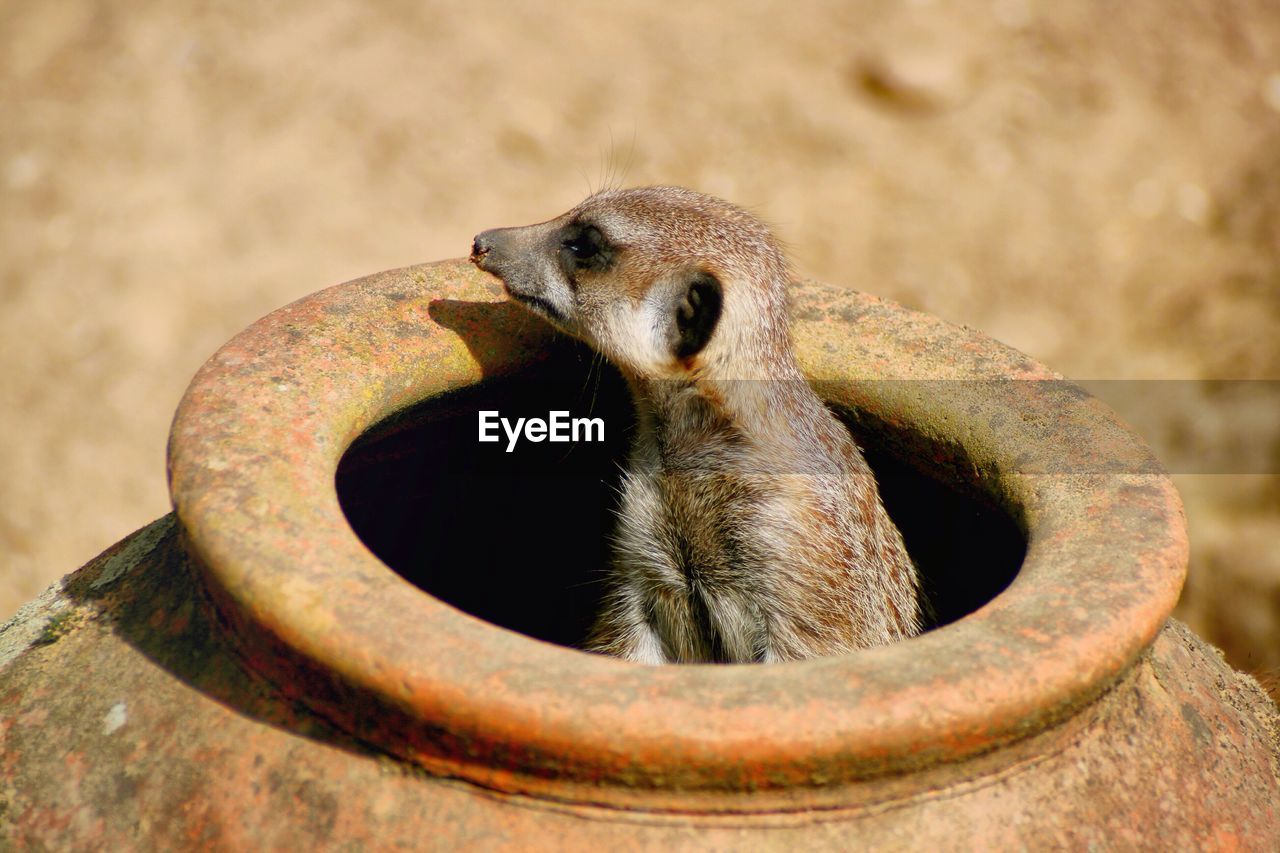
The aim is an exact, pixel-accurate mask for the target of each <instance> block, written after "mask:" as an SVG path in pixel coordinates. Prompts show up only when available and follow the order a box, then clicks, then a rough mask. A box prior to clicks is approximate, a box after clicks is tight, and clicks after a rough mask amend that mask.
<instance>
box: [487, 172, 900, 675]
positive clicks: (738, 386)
mask: <svg viewBox="0 0 1280 853" xmlns="http://www.w3.org/2000/svg"><path fill="white" fill-rule="evenodd" d="M471 260H472V262H473V263H475V264H476V265H477V266H478V267H479V268H480V269H482V270H484V271H486V272H488V273H491V274H492V275H494V276H496V277H497V278H498V279H500V280H501V282H502V284H503V286H504V288H505V290H506V292H507V294H508V295H509V296H510V297H511V298H512V299H513V300H515V301H516V302H518V303H520V304H521V305H523V306H525V307H526V308H527V309H529V310H531V311H532V312H533V313H535V314H537V315H540V316H541V317H544V318H546V319H547V320H549V321H550V322H551V323H552V324H553V325H554V326H556V327H558V328H559V329H560V330H562V331H564V332H566V333H568V334H569V335H572V336H575V337H577V338H579V339H581V340H583V341H585V342H586V343H587V344H589V345H590V346H592V347H593V348H595V349H596V350H597V351H598V352H600V353H601V354H602V355H603V356H604V357H606V358H608V359H609V360H610V361H611V362H612V363H613V364H614V365H615V366H617V368H618V369H619V370H620V371H621V373H622V374H623V376H624V377H625V378H626V380H627V383H628V385H629V386H630V390H631V393H632V396H633V398H634V403H635V408H636V419H637V420H636V432H635V436H634V439H633V443H632V447H631V449H630V452H629V458H628V460H627V462H626V465H625V470H624V474H623V477H622V483H621V487H620V488H621V500H620V505H619V509H618V529H617V531H616V533H615V536H614V551H615V556H614V561H613V565H612V567H611V569H610V575H609V581H608V589H607V592H606V594H605V598H604V604H603V607H602V611H601V613H600V614H599V616H598V619H597V622H596V624H595V627H594V629H593V631H592V634H591V637H590V639H589V641H588V644H587V647H588V649H589V650H591V651H596V652H600V653H604V654H609V655H614V656H617V657H620V658H624V659H626V660H631V661H637V662H642V663H652V664H656V663H746V662H766V663H767V662H777V661H787V660H797V659H802V658H810V657H816V656H820V655H836V654H843V653H847V652H852V651H854V650H857V649H862V648H867V647H870V646H876V645H880V644H884V643H889V642H892V641H893V640H897V639H901V638H906V637H911V636H913V635H915V634H918V633H919V632H920V631H921V628H922V618H923V617H922V611H923V600H922V596H921V591H920V581H919V578H918V576H917V573H916V569H915V567H914V565H913V564H912V561H911V559H910V557H909V556H908V554H907V550H906V547H905V546H904V544H903V541H902V536H901V534H900V533H899V532H898V529H897V528H896V527H895V526H894V524H893V522H892V521H891V520H890V518H889V515H888V513H887V512H886V511H885V508H884V505H883V504H882V502H881V500H880V495H879V490H878V488H877V485H876V481H875V478H874V476H873V474H872V471H871V469H870V467H869V466H868V465H867V463H866V461H865V460H864V458H863V456H862V453H861V451H860V450H859V448H858V446H857V445H856V444H855V443H854V441H853V439H852V437H851V436H850V434H849V432H848V431H847V430H846V428H845V427H844V425H843V424H841V423H840V421H839V420H837V419H836V417H835V416H834V415H833V414H832V413H831V412H830V411H829V410H828V409H827V407H826V406H825V405H823V403H822V401H821V400H820V399H819V398H818V396H817V394H815V393H814V391H813V390H812V389H811V388H810V386H809V385H808V383H807V382H806V380H805V378H804V376H803V374H802V373H801V371H800V367H799V365H798V363H797V361H796V357H795V354H794V351H793V349H792V343H791V334H790V319H789V312H788V299H787V287H788V282H789V280H790V272H789V268H788V264H787V261H786V258H785V257H784V255H783V253H782V251H781V249H780V248H779V245H778V243H777V241H776V240H775V239H774V237H773V236H772V234H771V233H770V232H769V230H768V229H767V228H766V226H765V225H764V224H763V223H761V222H760V221H759V220H758V219H756V218H755V217H754V216H752V215H751V214H749V213H747V212H746V211H744V210H742V209H741V208H738V207H736V206H734V205H732V204H729V203H728V202H725V201H722V200H720V199H717V198H713V197H710V196H706V195H702V194H700V193H696V192H693V191H690V190H685V189H680V188H676V187H645V188H639V189H628V190H607V191H602V192H598V193H596V194H594V195H592V196H591V197H589V198H588V199H586V200H585V201H584V202H582V203H581V204H579V205H578V206H577V207H575V208H573V209H572V210H570V211H569V212H568V213H565V214H564V215H562V216H559V217H557V218H555V219H552V220H550V221H547V222H543V223H540V224H537V225H529V226H525V227H518V228H499V229H494V230H491V231H485V232H484V233H482V234H480V235H478V236H477V237H476V238H475V241H474V243H473V244H472V250H471Z"/></svg>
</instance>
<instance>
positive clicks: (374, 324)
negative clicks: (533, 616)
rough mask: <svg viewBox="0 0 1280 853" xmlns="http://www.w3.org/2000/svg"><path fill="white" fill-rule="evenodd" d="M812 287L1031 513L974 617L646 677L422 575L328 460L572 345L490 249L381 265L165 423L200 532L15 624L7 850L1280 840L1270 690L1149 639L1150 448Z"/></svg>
mask: <svg viewBox="0 0 1280 853" xmlns="http://www.w3.org/2000/svg"><path fill="white" fill-rule="evenodd" d="M797 292H798V298H797V311H798V323H797V337H798V343H799V349H800V354H801V358H802V361H803V363H804V364H805V366H806V369H807V370H808V372H809V374H810V375H811V377H812V378H813V379H814V381H815V383H816V384H817V386H818V387H819V388H820V390H821V391H822V393H823V394H824V395H825V396H826V397H827V399H828V400H829V401H830V402H831V403H832V404H833V405H835V406H837V407H838V408H841V409H842V410H845V411H847V412H849V413H850V414H851V416H853V417H854V418H855V419H861V420H863V421H865V422H866V423H867V424H869V425H871V426H872V427H874V428H876V429H878V430H881V431H883V433H884V434H886V435H888V436H890V437H891V441H892V442H897V443H898V444H899V445H900V446H901V448H902V449H903V450H904V452H906V453H908V454H910V453H911V452H912V451H915V452H916V455H918V456H919V457H920V464H921V465H923V466H925V467H928V468H931V469H933V470H935V471H939V472H944V473H946V474H947V475H948V476H952V477H954V478H956V479H957V480H958V481H964V482H967V483H970V484H972V485H973V486H974V487H976V488H977V489H979V490H980V491H982V492H983V493H985V494H986V495H987V496H988V497H989V498H990V499H991V500H992V501H994V502H997V503H999V504H1000V505H1002V506H1003V507H1005V508H1006V509H1007V510H1008V511H1009V512H1010V513H1011V514H1012V515H1013V516H1014V517H1015V518H1016V519H1017V520H1018V522H1019V523H1020V525H1021V526H1022V528H1023V530H1024V532H1025V534H1026V537H1027V540H1028V552H1027V556H1026V560H1025V562H1024V565H1023V568H1022V570H1021V571H1020V573H1019V575H1018V577H1017V578H1016V580H1015V581H1014V583H1013V584H1012V586H1010V587H1009V588H1008V589H1007V590H1006V591H1005V592H1004V593H1002V594H1001V595H999V596H998V597H997V598H995V599H994V600H993V601H991V602H990V603H989V604H987V605H986V606H985V607H983V608H981V609H980V610H979V611H978V612H976V613H973V614H971V615H969V616H967V617H965V618H964V619H961V620H960V621H959V622H957V623H954V624H952V625H949V626H946V627H944V628H942V629H939V630H937V631H934V632H931V633H930V634H927V635H925V636H922V637H919V638H915V639H913V640H910V641H907V642H904V643H899V644H895V645H893V646H889V647H884V648H879V649H873V650H870V651H867V652H864V653H860V654H858V655H854V656H849V657H844V658H831V659H824V660H815V661H807V662H803V663H797V664H788V665H780V666H774V667H752V666H743V667H665V668H648V667H638V666H632V665H628V664H625V663H622V662H619V661H614V660H609V659H604V658H599V657H595V656H590V655H585V654H582V653H580V652H576V651H573V650H570V649H567V648H562V647H558V646H552V645H548V644H545V643H540V642H537V641H534V640H531V639H529V638H527V637H523V636H520V635H517V634H515V633H512V632H509V631H506V630H503V629H501V628H498V627H495V626H493V625H491V624H488V623H485V622H482V621H480V620H477V619H475V618H472V617H470V616H467V615H466V614H463V613H461V612H459V611H457V610H455V609H453V608H451V607H449V606H447V605H445V604H443V603H441V602H440V601H438V600H436V599H434V598H432V597H431V596H428V595H426V594H424V593H423V592H422V591H420V590H418V589H417V588H415V587H413V586H411V585H410V584H408V583H407V582H405V581H404V580H402V579H401V578H400V577H399V576H397V575H395V574H394V573H393V572H391V571H390V570H389V569H387V568H386V567H385V566H384V565H382V564H381V563H380V562H379V561H378V560H377V559H375V558H374V557H373V556H372V555H371V554H370V553H369V552H368V551H367V550H366V549H365V548H364V546H362V545H361V543H360V542H359V541H358V540H357V539H356V537H355V535H354V534H353V533H352V531H351V529H350V527H349V526H348V525H347V524H346V523H345V520H344V518H343V516H342V512H341V509H340V508H339V505H338V501H337V497H336V494H335V489H334V485H333V477H334V471H335V469H336V466H337V463H338V459H339V457H340V456H341V454H342V453H343V451H344V450H345V449H346V447H347V446H348V445H349V444H350V442H351V441H352V440H353V439H354V438H355V437H356V436H357V435H359V434H360V433H361V432H362V431H364V430H365V429H367V428H368V427H369V426H371V425H372V424H373V423H375V422H376V421H378V420H379V419H380V418H382V417H383V416H385V415H387V414H389V413H391V412H393V411H396V410H398V409H400V408H402V407H404V406H406V405H409V404H411V403H413V402H415V401H416V400H419V399H422V398H423V397H429V396H431V395H434V394H439V393H441V392H444V391H447V390H449V389H451V388H456V387H460V386H463V385H467V384H470V383H474V382H477V381H480V380H481V379H483V378H492V377H498V376H502V375H504V373H505V372H507V371H509V370H511V369H512V368H513V366H514V365H517V364H520V363H522V362H525V361H528V360H530V359H538V358H540V357H542V356H543V355H544V354H545V353H546V352H547V351H549V348H550V347H551V346H552V342H551V338H550V336H549V333H548V332H547V331H546V329H545V328H544V327H542V326H541V325H539V324H537V323H535V322H531V321H530V320H529V318H528V317H527V316H526V315H525V314H523V313H521V312H519V311H518V310H513V309H512V308H511V307H510V306H509V305H508V304H507V303H506V302H505V301H504V300H503V298H502V296H501V294H500V292H498V290H497V288H496V287H495V286H494V285H493V284H492V283H491V282H490V281H488V280H487V279H485V278H484V277H481V276H479V275H477V274H475V273H474V272H473V271H471V270H470V268H469V267H468V266H467V265H465V264H461V263H458V262H445V263H441V264H436V265H430V266H426V267H420V268H412V269H408V270H401V271H395V272H391V273H385V274H382V275H378V276H372V277H370V278H367V279H363V280H361V281H358V282H352V283H350V284H347V285H344V286H341V287H339V288H334V289H331V290H329V291H325V292H322V293H319V294H316V295H314V296H312V297H308V298H307V299H305V300H302V301H300V302H298V303H295V304H294V305H291V306H288V307H287V308H284V309H281V310H280V311H278V312H276V313H275V314H272V315H271V316H269V317H267V318H265V319H264V320H262V321H260V322H259V323H257V324H255V325H254V326H253V327H251V328H250V329H248V330H246V332H244V333H243V334H241V335H240V336H238V337H237V338H235V339H234V340H232V341H231V342H230V343H228V344H227V345H226V346H225V347H224V348H223V349H222V350H220V351H219V353H218V354H217V355H215V356H214V358H212V359H211V360H210V361H209V363H208V364H207V365H206V366H205V367H204V368H203V369H202V370H201V372H200V373H199V374H198V375H197V377H196V378H195V380H194V381H193V383H192V386H191V388H190V390H189V391H188V394H187V397H186V398H185V399H184V401H183V404H182V406H181V407H180V408H179V411H178V414H177V416H176V418H175V423H174V429H173V435H172V442H171V448H170V476H171V487H172V492H173V496H174V500H175V505H176V507H177V513H176V523H174V521H173V520H172V519H171V518H166V519H162V520H161V521H159V522H157V523H156V525H153V526H151V527H149V528H146V529H145V530H144V531H141V532H139V533H138V534H135V535H134V537H131V538H130V539H128V540H126V541H125V542H123V543H121V544H120V545H119V546H117V548H116V549H113V551H111V552H108V554H106V555H104V556H103V557H102V558H100V559H99V560H97V561H95V562H94V563H92V564H90V566H88V567H86V568H85V569H84V570H82V572H80V573H78V574H77V575H75V576H73V578H71V579H70V580H69V581H68V582H67V584H66V587H65V589H64V591H63V593H62V594H61V598H60V599H58V600H59V601H63V602H65V603H63V604H61V605H60V607H61V609H60V610H58V612H57V613H54V614H52V621H49V613H50V612H51V611H49V610H48V609H46V610H41V611H37V612H36V613H35V614H34V615H32V617H31V618H32V619H43V620H46V622H47V624H42V625H41V627H40V628H39V630H38V631H36V632H34V633H35V635H36V637H37V641H38V642H37V644H36V645H31V646H26V645H25V643H26V642H27V641H25V640H24V641H22V642H17V643H14V644H12V645H14V646H15V648H16V649H17V650H16V651H14V652H13V653H12V654H11V655H10V657H11V662H10V664H9V666H8V668H7V669H6V670H4V671H3V673H2V676H3V677H2V678H0V726H3V731H4V733H5V734H4V736H5V738H6V740H5V743H4V757H3V762H4V764H3V773H4V786H5V787H4V788H3V791H4V796H5V812H4V817H3V821H4V824H5V826H6V827H7V831H8V832H9V833H10V835H11V837H12V838H13V839H14V840H25V841H28V842H32V843H35V844H39V843H55V842H56V843H62V842H69V841H80V842H85V843H88V842H92V841H94V840H95V839H96V840H97V841H100V842H108V843H125V842H128V841H133V842H136V841H137V840H138V839H142V840H144V841H149V842H151V843H153V844H155V845H156V846H157V847H164V846H167V845H170V844H172V843H174V842H186V843H191V842H197V843H207V844H210V845H212V844H223V845H232V846H243V845H247V844H250V843H254V844H258V845H261V844H264V843H265V844H267V845H279V846H283V845H285V844H290V845H292V844H296V843H298V842H299V841H305V840H307V839H308V838H309V837H310V836H314V837H316V838H322V839H331V840H333V841H335V842H338V841H340V842H341V843H348V842H350V843H353V844H358V843H359V842H361V841H370V840H374V839H376V840H377V842H378V844H379V845H380V846H386V845H388V844H389V843H392V842H394V841H396V840H404V841H418V842H424V841H425V842H427V843H430V842H431V841H436V842H439V843H440V844H442V845H443V844H449V845H453V844H455V843H457V842H471V843H474V844H486V845H488V844H492V845H495V846H501V845H502V844H504V843H505V844H507V845H509V846H528V845H529V844H530V843H531V842H535V841H537V840H539V839H541V840H543V841H544V843H545V844H546V846H549V847H551V846H555V847H559V846H562V845H563V843H565V842H566V841H569V840H572V841H574V842H577V843H582V844H586V843H595V844H609V845H610V846H619V845H627V844H630V845H634V844H642V845H646V846H668V845H670V844H672V843H681V842H684V843H689V844H692V843H694V842H695V840H696V842H697V843H698V844H700V845H704V846H705V845H708V844H710V845H712V846H716V845H719V846H738V845H741V844H744V843H747V842H748V839H749V838H751V836H749V835H748V833H755V832H758V833H761V835H759V837H757V838H754V839H752V843H769V842H772V843H774V844H776V845H778V846H782V845H788V846H791V845H796V844H806V845H810V846H812V845H813V844H816V843H826V844H828V845H839V844H841V843H847V842H848V841H850V840H852V839H857V840H858V841H859V843H871V844H874V843H877V842H878V843H882V844H905V843H908V842H910V843H912V844H921V845H924V844H928V843H935V844H940V845H941V846H944V847H968V846H970V845H971V843H972V841H973V839H975V838H981V839H983V840H984V841H991V842H999V841H1010V842H1014V841H1021V842H1038V841H1053V840H1067V841H1071V842H1073V843H1077V842H1086V841H1095V840H1096V841H1103V840H1108V839H1109V840H1112V841H1114V840H1117V839H1118V840H1120V841H1125V840H1133V841H1138V842H1142V841H1146V840H1148V839H1160V840H1161V842H1162V843H1164V842H1167V843H1170V844H1173V843H1176V844H1184V845H1185V844H1192V843H1195V844H1206V843H1209V844H1217V845H1218V846H1228V845H1230V844H1231V843H1233V842H1235V843H1238V844H1241V845H1244V846H1251V845H1253V846H1259V847H1260V848H1262V849H1268V848H1269V847H1271V846H1272V842H1273V840H1275V839H1280V817H1278V816H1277V812H1276V802H1277V797H1278V794H1280V781H1278V778H1280V777H1278V775H1277V766H1276V760H1277V759H1276V755H1277V752H1276V751H1277V743H1276V734H1275V725H1276V722H1275V709H1274V707H1273V706H1271V705H1269V704H1268V703H1267V702H1266V700H1265V698H1264V697H1263V695H1262V694H1261V693H1260V692H1259V691H1258V689H1257V688H1256V685H1254V684H1253V683H1252V682H1250V681H1248V680H1247V679H1243V678H1241V677H1239V676H1237V675H1236V674H1234V673H1233V672H1232V671H1231V670H1230V669H1229V668H1227V667H1226V666H1225V665H1224V664H1223V663H1222V661H1221V660H1220V659H1219V658H1217V657H1216V656H1215V655H1214V654H1213V652H1212V651H1211V650H1209V649H1207V648H1206V647H1205V646H1204V645H1203V644H1202V643H1200V642H1199V641H1198V640H1196V639H1195V638H1194V637H1192V636H1191V635H1189V634H1188V633H1187V632H1186V631H1185V630H1184V629H1181V628H1179V627H1177V626H1171V627H1168V628H1165V629H1164V632H1163V633H1160V632H1161V628H1162V626H1164V625H1165V623H1166V620H1167V617H1168V614H1169V612H1170V610H1171V609H1172V606H1173V603H1174V601H1175V600H1176V597H1177V594H1178V590H1179V588H1180V586H1181V583H1182V579H1183V574H1184V571H1185V564H1186V538H1185V530H1184V526H1183V519H1182V515H1181V507H1180V504H1179V502H1178V498H1177V495H1176V492H1174V490H1173V488H1172V486H1171V485H1170V483H1169V481H1168V479H1167V478H1166V477H1164V476H1163V475H1162V474H1161V473H1160V472H1159V471H1158V469H1157V468H1156V467H1155V466H1154V464H1153V462H1152V460H1151V459H1150V457H1149V454H1147V453H1146V451H1145V447H1144V446H1143V445H1142V443H1141V442H1140V441H1139V440H1137V439H1136V438H1135V437H1134V436H1133V435H1132V433H1131V432H1130V431H1129V430H1127V429H1126V428H1125V427H1124V426H1123V425H1122V424H1120V423H1118V422H1117V421H1116V420H1115V419H1114V416H1113V415H1111V414H1110V413H1109V412H1108V411H1107V410H1106V409H1105V408H1104V407H1102V406H1100V405H1099V404H1097V403H1096V402H1095V401H1092V400H1091V399H1090V398H1088V397H1087V396H1084V395H1082V394H1081V393H1080V392H1078V391H1077V390H1075V389H1074V388H1073V387H1071V386H1069V385H1067V384H1064V383H1061V382H1059V381H1057V380H1056V377H1054V375H1053V374H1051V373H1050V372H1048V371H1047V370H1045V369H1044V368H1042V367H1040V366H1038V365H1036V364H1035V363H1034V362H1031V361H1029V360H1028V359H1026V357H1024V356H1022V355H1020V354H1019V353H1016V352H1014V351H1012V350H1009V349H1008V348H1006V347H1003V346H1001V345H999V344H996V343H995V342H993V341H991V340H989V339H987V338H984V337H983V336H981V335H980V334H978V333H975V332H971V331H968V330H963V329H958V328H956V327H952V326H948V325H947V324H944V323H942V322H940V321H938V320H936V319H933V318H930V317H927V316H924V315H920V314H915V313H913V312H908V311H905V310H903V309H901V308H900V307H898V306H895V305H893V304H891V303H887V302H883V301H880V300H876V299H873V298H871V297H865V296H859V295H856V294H848V293H838V292H833V291H827V290H824V289H821V288H818V287H815V286H812V285H808V286H801V287H799V288H798V289H797ZM1014 379H1017V380H1029V381H1008V380H1014ZM904 380H908V381H904ZM938 380H947V381H942V382H940V381H938ZM993 380H996V381H993ZM55 603H56V602H55ZM51 606H52V605H51ZM10 630H24V629H21V628H14V629H10ZM6 633H7V632H6ZM32 633H33V631H32V629H31V627H30V626H29V625H28V626H27V628H26V629H25V634H24V635H23V636H30V635H31V634H32ZM1157 636H1158V639H1157ZM1153 643H1154V645H1153ZM3 645H4V644H0V647H3ZM23 649H25V650H23ZM388 756H395V758H394V759H392V758H389V757H388Z"/></svg>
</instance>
